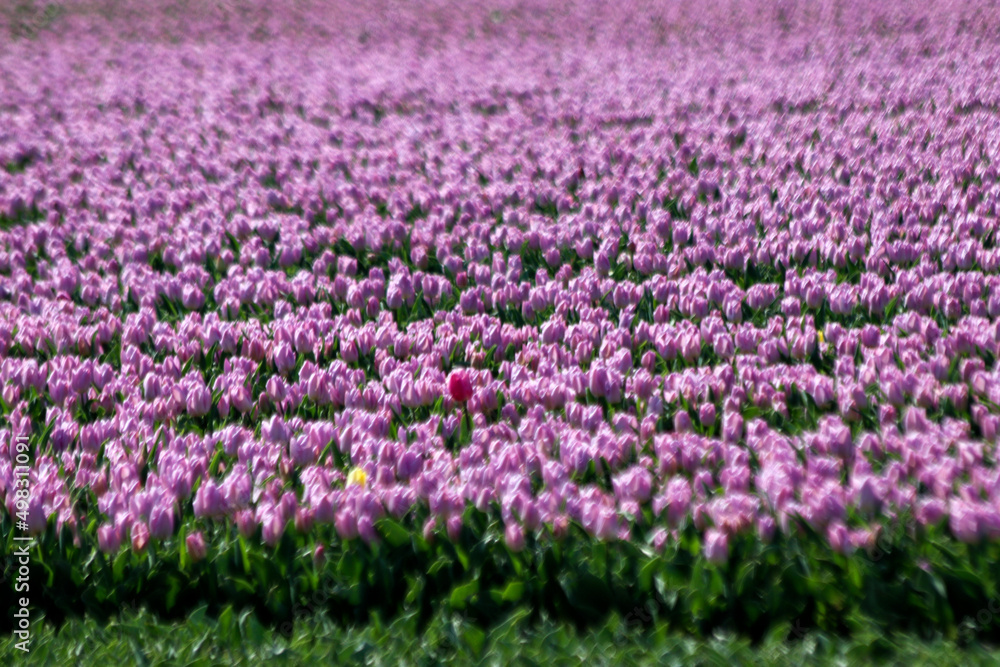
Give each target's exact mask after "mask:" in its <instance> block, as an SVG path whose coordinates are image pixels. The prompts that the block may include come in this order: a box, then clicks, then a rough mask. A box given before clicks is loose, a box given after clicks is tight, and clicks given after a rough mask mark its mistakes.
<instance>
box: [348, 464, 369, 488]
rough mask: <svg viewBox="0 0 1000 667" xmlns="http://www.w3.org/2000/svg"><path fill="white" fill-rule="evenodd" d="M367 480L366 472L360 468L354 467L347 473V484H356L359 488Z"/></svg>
mask: <svg viewBox="0 0 1000 667" xmlns="http://www.w3.org/2000/svg"><path fill="white" fill-rule="evenodd" d="M367 482H368V473H366V472H365V471H364V470H362V469H361V468H354V469H353V470H351V472H349V473H347V486H351V485H352V484H357V485H358V486H360V487H361V488H364V487H365V484H366V483H367Z"/></svg>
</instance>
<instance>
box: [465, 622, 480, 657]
mask: <svg viewBox="0 0 1000 667" xmlns="http://www.w3.org/2000/svg"><path fill="white" fill-rule="evenodd" d="M462 641H464V642H465V643H466V644H467V645H468V646H469V648H470V649H472V652H473V653H475V654H476V655H479V654H481V653H482V652H483V646H485V645H486V632H485V631H484V630H482V629H480V628H478V627H476V626H474V625H470V626H469V627H468V628H466V630H465V631H464V632H463V633H462Z"/></svg>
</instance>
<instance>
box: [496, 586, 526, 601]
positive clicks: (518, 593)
mask: <svg viewBox="0 0 1000 667" xmlns="http://www.w3.org/2000/svg"><path fill="white" fill-rule="evenodd" d="M500 597H501V599H502V600H503V601H504V602H520V601H521V598H522V597H524V584H523V583H521V582H520V581H512V582H511V583H509V584H507V588H505V589H504V591H503V595H501V596H500Z"/></svg>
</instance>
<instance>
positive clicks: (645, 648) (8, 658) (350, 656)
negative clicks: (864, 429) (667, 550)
mask: <svg viewBox="0 0 1000 667" xmlns="http://www.w3.org/2000/svg"><path fill="white" fill-rule="evenodd" d="M33 621H34V625H33V631H34V633H35V634H34V636H33V637H32V643H31V650H30V652H29V653H28V654H24V653H22V652H21V651H18V650H16V649H15V647H14V643H15V641H16V640H15V639H13V638H5V639H3V640H2V641H0V663H2V664H5V665H21V664H23V665H67V664H74V665H95V664H102V663H106V664H116V665H133V664H134V665H192V666H193V665H218V664H232V665H258V664H265V663H266V664H277V665H300V664H301V665H310V664H366V665H414V666H418V665H419V666H423V665H439V664H458V665H467V664H469V665H508V664H517V665H546V666H551V667H555V666H557V665H580V664H583V663H586V664H589V665H593V666H595V667H597V666H600V665H616V666H617V665H706V666H708V665H711V666H714V665H719V666H720V667H721V666H728V665H863V664H890V665H907V666H908V667H918V666H921V665H928V666H931V665H933V666H934V667H940V666H947V665H956V666H959V665H962V666H965V665H995V664H998V663H1000V649H997V648H995V647H988V646H984V645H981V644H970V645H967V646H959V645H958V644H956V643H954V642H952V641H947V640H944V639H932V640H926V639H921V638H918V637H916V636H914V635H906V634H903V635H895V636H889V637H887V636H883V635H881V634H879V633H878V631H877V630H871V631H869V632H866V633H859V634H858V635H856V636H854V637H852V638H849V639H846V638H840V637H835V636H831V635H829V634H825V633H821V632H810V633H804V634H803V635H802V636H801V637H800V638H797V639H796V638H794V637H795V635H796V633H795V632H794V629H792V628H790V627H788V626H785V627H783V628H777V629H776V630H775V631H774V632H773V633H771V634H770V635H769V636H768V637H767V638H765V639H764V640H763V641H761V642H760V643H758V644H756V645H752V644H751V643H750V642H749V641H748V640H746V639H740V638H736V637H734V636H731V635H718V636H715V637H712V638H709V639H706V640H697V639H694V638H692V637H690V636H686V635H680V634H677V633H672V632H670V631H669V630H668V629H667V627H666V626H663V625H661V626H655V627H652V628H649V629H645V630H643V629H640V628H639V627H638V625H637V624H636V622H635V621H636V619H635V618H628V617H626V618H625V619H622V618H621V617H620V616H617V615H615V616H612V617H611V618H610V619H609V620H608V621H607V623H605V624H604V625H602V626H600V627H595V628H593V629H592V630H590V631H587V632H578V631H577V630H575V629H574V628H573V626H571V625H568V624H557V623H554V622H552V621H549V620H543V621H541V622H540V623H537V624H532V625H529V624H528V623H527V622H525V620H524V616H523V615H518V614H515V615H513V616H511V617H509V618H507V619H506V620H505V621H504V622H502V623H500V624H498V625H497V626H494V628H492V629H491V630H489V631H488V632H484V631H482V630H480V629H479V628H478V627H477V626H476V625H475V624H473V623H470V622H468V621H466V620H465V619H464V618H462V617H461V616H459V615H453V614H449V615H445V614H439V615H438V616H436V617H435V618H434V620H433V621H432V622H431V623H430V624H429V625H428V626H427V627H426V629H425V630H424V631H423V632H422V633H421V632H419V631H418V630H417V624H416V619H415V618H414V617H413V616H401V617H399V618H397V619H396V620H395V621H393V622H392V623H391V624H389V625H383V624H381V623H379V622H378V619H374V618H373V619H372V622H370V623H367V624H365V625H364V626H357V627H344V626H340V625H337V624H336V623H334V622H332V621H331V620H329V619H328V618H326V617H325V616H323V615H322V614H311V615H307V616H303V617H300V618H299V619H298V620H297V622H296V623H295V624H294V627H290V626H288V625H286V626H281V627H278V628H265V627H263V626H262V625H261V624H260V623H258V622H257V620H256V618H255V617H254V616H253V614H250V613H244V614H241V615H239V616H238V617H237V615H236V614H234V613H232V612H231V611H223V613H222V614H220V615H219V617H218V618H211V617H209V616H208V615H207V614H206V613H205V610H204V608H200V609H197V610H195V612H194V613H192V614H191V615H190V616H189V617H188V618H187V619H186V620H184V621H177V622H164V621H161V620H158V619H157V618H156V617H155V616H153V615H152V614H150V613H149V612H147V611H145V610H134V609H126V610H124V611H123V612H122V613H120V614H119V615H118V616H117V617H116V618H114V619H112V620H110V621H109V622H107V623H106V624H101V623H97V622H96V621H94V620H93V619H79V618H77V619H71V620H69V621H68V622H66V623H65V624H63V625H62V627H60V628H59V629H56V628H55V627H54V625H53V624H52V623H48V622H45V621H44V619H42V618H36V619H33ZM788 637H793V639H791V640H789V639H788Z"/></svg>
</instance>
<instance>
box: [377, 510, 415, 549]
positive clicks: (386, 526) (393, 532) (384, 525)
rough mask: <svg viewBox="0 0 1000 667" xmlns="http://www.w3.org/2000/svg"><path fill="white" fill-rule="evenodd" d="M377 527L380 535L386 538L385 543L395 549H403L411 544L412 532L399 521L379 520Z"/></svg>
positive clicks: (386, 518)
mask: <svg viewBox="0 0 1000 667" xmlns="http://www.w3.org/2000/svg"><path fill="white" fill-rule="evenodd" d="M375 527H376V528H378V531H379V533H381V534H382V537H384V538H385V541H386V542H388V543H389V545H390V546H393V547H401V546H403V545H404V544H409V543H410V531H408V530H406V528H404V527H403V526H402V525H401V524H400V523H399V522H398V521H396V520H394V519H391V518H389V517H385V518H384V519H379V520H378V521H377V522H376V523H375Z"/></svg>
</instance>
